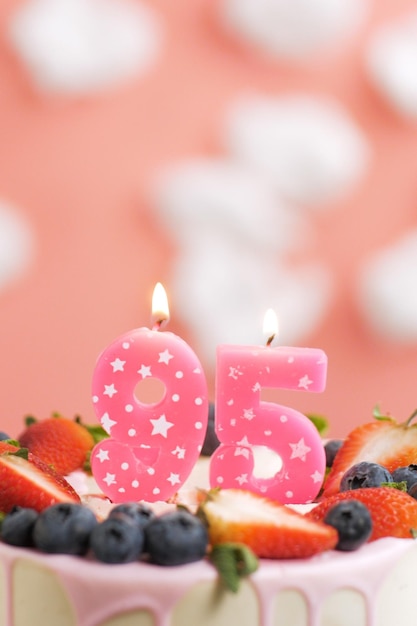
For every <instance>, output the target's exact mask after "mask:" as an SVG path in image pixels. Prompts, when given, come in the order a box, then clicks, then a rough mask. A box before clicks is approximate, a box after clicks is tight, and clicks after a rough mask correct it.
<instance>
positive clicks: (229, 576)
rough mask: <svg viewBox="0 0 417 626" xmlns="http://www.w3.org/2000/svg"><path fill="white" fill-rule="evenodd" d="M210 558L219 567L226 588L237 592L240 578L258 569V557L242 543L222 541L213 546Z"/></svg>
mask: <svg viewBox="0 0 417 626" xmlns="http://www.w3.org/2000/svg"><path fill="white" fill-rule="evenodd" d="M209 560H210V561H211V563H212V564H213V565H214V567H215V568H216V569H217V571H218V573H219V576H220V580H221V581H222V583H223V585H224V586H225V587H226V589H229V590H230V591H233V593H236V592H237V591H238V590H239V585H240V579H241V578H243V577H244V576H249V575H250V574H253V572H255V571H256V570H257V569H258V566H259V562H258V558H257V557H256V556H255V554H254V553H253V552H252V550H251V549H250V548H248V547H247V546H245V545H244V544H242V543H220V544H218V545H216V546H214V547H213V549H212V550H211V552H210V554H209Z"/></svg>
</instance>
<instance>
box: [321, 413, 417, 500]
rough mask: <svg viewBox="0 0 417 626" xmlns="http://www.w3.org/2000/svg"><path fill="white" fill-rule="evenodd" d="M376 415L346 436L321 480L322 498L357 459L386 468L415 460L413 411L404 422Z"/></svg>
mask: <svg viewBox="0 0 417 626" xmlns="http://www.w3.org/2000/svg"><path fill="white" fill-rule="evenodd" d="M375 415H376V417H377V418H378V420H379V421H375V422H369V423H367V424H363V425H362V426H358V427H357V428H355V429H354V430H352V432H351V433H350V434H349V435H348V437H347V438H346V440H345V442H344V444H343V445H342V446H341V448H340V449H339V451H338V452H337V454H336V457H335V460H334V462H333V466H332V468H331V470H330V472H329V475H328V476H327V479H326V481H325V483H324V488H323V492H322V496H321V499H322V498H327V497H328V496H330V495H332V494H335V493H337V492H338V491H339V488H340V481H341V479H342V476H343V474H344V473H345V472H346V471H347V470H348V469H349V468H350V467H352V465H355V464H356V463H359V462H360V461H368V462H372V463H379V464H380V465H383V466H384V467H386V468H387V470H388V471H389V472H393V471H394V470H395V469H396V468H397V467H404V466H407V465H410V464H411V463H417V424H413V425H411V420H412V419H413V417H414V416H415V414H413V415H412V416H411V417H410V418H409V419H408V420H407V422H405V423H403V424H398V423H397V422H396V421H395V420H394V419H392V418H389V417H381V416H380V415H379V413H376V414H375Z"/></svg>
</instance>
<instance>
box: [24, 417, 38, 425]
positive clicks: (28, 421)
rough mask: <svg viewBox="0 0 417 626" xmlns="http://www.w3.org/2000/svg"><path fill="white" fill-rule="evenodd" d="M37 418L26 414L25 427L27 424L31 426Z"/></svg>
mask: <svg viewBox="0 0 417 626" xmlns="http://www.w3.org/2000/svg"><path fill="white" fill-rule="evenodd" d="M37 421H38V420H37V419H36V417H33V415H26V417H25V425H26V427H28V426H32V424H36V422H37Z"/></svg>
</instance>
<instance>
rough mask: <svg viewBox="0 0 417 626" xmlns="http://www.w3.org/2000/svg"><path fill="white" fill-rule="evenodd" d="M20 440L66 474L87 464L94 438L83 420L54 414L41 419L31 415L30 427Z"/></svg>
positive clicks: (28, 418)
mask: <svg viewBox="0 0 417 626" xmlns="http://www.w3.org/2000/svg"><path fill="white" fill-rule="evenodd" d="M19 442H20V445H21V446H23V447H25V448H28V450H30V452H32V453H33V454H35V455H36V456H38V457H39V458H40V459H42V460H43V461H44V462H45V463H47V464H48V465H52V467H53V468H54V469H55V470H56V471H57V472H59V473H60V474H63V475H66V474H70V473H71V472H73V471H75V470H77V469H80V468H82V467H83V466H84V464H85V462H86V461H87V459H88V455H89V453H90V451H91V449H92V447H93V445H94V438H93V436H92V435H91V433H90V432H89V431H88V429H87V428H86V427H84V426H83V425H82V424H81V423H80V421H79V420H76V419H75V420H70V419H67V418H65V417H62V416H60V415H54V416H53V417H50V418H48V419H45V420H41V421H37V420H36V419H35V418H33V417H27V418H26V429H25V430H24V431H23V432H22V434H21V435H20V436H19Z"/></svg>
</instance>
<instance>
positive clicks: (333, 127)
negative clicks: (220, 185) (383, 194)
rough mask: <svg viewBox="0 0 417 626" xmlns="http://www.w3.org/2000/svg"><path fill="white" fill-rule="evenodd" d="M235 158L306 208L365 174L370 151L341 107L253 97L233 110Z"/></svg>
mask: <svg viewBox="0 0 417 626" xmlns="http://www.w3.org/2000/svg"><path fill="white" fill-rule="evenodd" d="M224 135H225V144H226V149H227V150H228V152H229V154H230V155H231V156H232V157H234V158H235V159H237V160H238V161H239V162H241V163H243V164H245V165H246V166H247V167H252V168H254V169H255V170H257V171H258V172H260V173H262V174H263V175H264V176H265V177H267V178H268V180H269V181H270V183H271V185H273V187H274V188H275V189H276V191H277V192H278V193H279V194H281V195H282V196H283V197H285V198H287V199H288V200H290V201H292V202H295V203H300V204H303V205H306V206H307V205H310V206H312V205H314V204H315V205H316V206H317V205H322V207H325V206H326V204H327V203H329V202H330V201H333V200H335V199H337V198H339V197H340V196H341V195H343V194H344V193H346V192H348V191H349V190H350V189H351V187H352V186H353V185H355V184H356V183H358V181H359V180H360V179H361V178H362V176H363V175H364V173H365V171H366V169H367V166H368V162H369V158H370V147H369V144H368V141H367V139H366V137H365V136H364V134H363V132H362V131H361V129H360V128H359V127H358V125H357V124H356V123H355V122H354V121H353V119H352V118H351V116H350V115H349V114H348V113H347V112H346V111H345V109H344V108H343V106H342V105H341V104H339V102H337V101H335V100H333V99H330V98H325V97H320V96H312V95H303V94H295V95H294V94H289V95H281V96H276V97H270V96H263V95H248V96H246V97H241V98H240V99H239V100H237V101H236V102H235V103H234V104H233V105H232V106H231V107H230V109H229V113H228V116H227V120H226V127H225V133H224Z"/></svg>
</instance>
